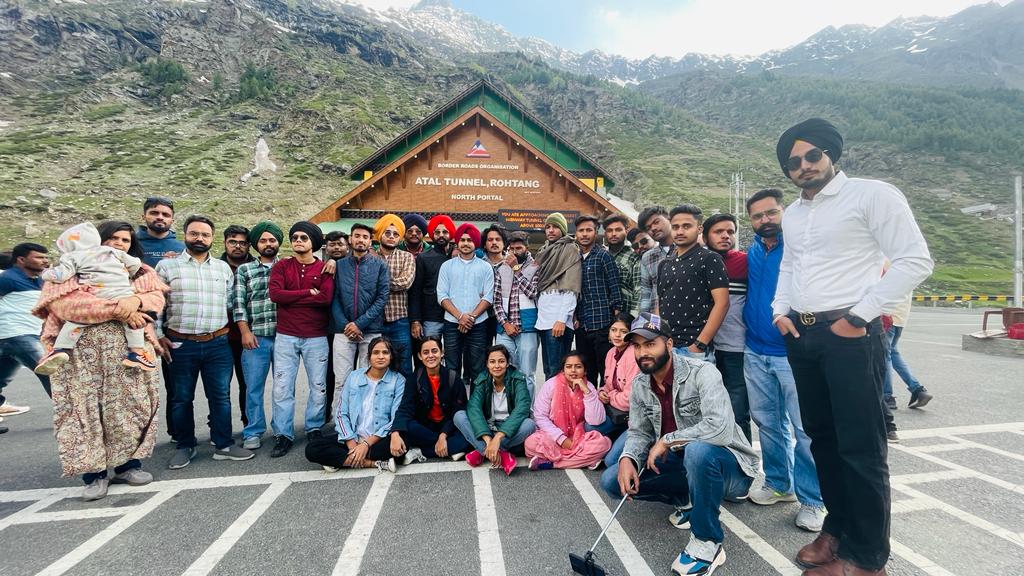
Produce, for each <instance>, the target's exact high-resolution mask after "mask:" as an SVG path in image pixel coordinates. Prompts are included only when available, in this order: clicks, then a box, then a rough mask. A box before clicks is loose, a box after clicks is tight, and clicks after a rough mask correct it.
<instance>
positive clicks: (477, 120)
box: [476, 114, 480, 138]
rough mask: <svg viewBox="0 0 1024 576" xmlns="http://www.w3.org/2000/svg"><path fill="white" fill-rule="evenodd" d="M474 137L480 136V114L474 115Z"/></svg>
mask: <svg viewBox="0 0 1024 576" xmlns="http://www.w3.org/2000/svg"><path fill="white" fill-rule="evenodd" d="M476 137H477V138H479V137H480V115H479V114H477V115H476Z"/></svg>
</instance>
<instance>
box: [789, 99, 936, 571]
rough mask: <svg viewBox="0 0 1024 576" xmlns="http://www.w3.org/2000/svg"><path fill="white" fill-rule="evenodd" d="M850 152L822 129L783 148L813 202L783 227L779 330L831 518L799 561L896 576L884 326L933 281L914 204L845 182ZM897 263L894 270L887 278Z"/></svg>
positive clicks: (801, 130)
mask: <svg viewBox="0 0 1024 576" xmlns="http://www.w3.org/2000/svg"><path fill="white" fill-rule="evenodd" d="M842 149H843V138H842V136H841V135H840V134H839V132H838V131H837V130H836V128H835V126H833V125H832V124H830V123H829V122H827V121H825V120H821V119H818V118H812V119H810V120H806V121H804V122H801V123H800V124H797V125H796V126H793V127H792V128H790V129H788V130H786V132H784V133H783V134H782V136H781V137H780V138H779V143H778V145H777V147H776V153H777V155H778V159H779V164H780V165H781V166H782V170H783V172H784V173H785V174H786V176H787V177H789V178H790V180H792V181H793V183H794V184H796V185H797V186H798V187H799V188H800V189H801V194H800V197H799V198H798V199H797V200H796V201H795V202H793V204H791V205H790V206H789V208H787V209H786V212H785V215H784V217H783V224H782V227H783V229H784V230H786V243H785V246H784V247H783V256H782V264H781V269H780V275H779V282H778V287H777V288H776V292H775V301H774V302H773V305H772V312H773V315H774V317H773V322H774V323H775V325H776V326H777V327H778V329H779V332H780V333H782V335H783V336H784V338H785V341H786V348H787V352H788V355H789V363H790V366H791V367H792V369H793V376H794V378H795V380H796V388H797V394H798V395H799V400H800V413H801V415H802V416H803V424H804V430H805V431H806V432H807V435H808V436H810V438H811V453H812V454H813V455H814V460H815V463H816V465H817V469H818V480H819V483H820V485H821V494H822V498H823V500H824V502H825V507H826V508H827V509H828V516H826V517H825V523H824V526H823V527H822V532H821V534H820V535H819V536H818V537H817V538H816V539H815V540H814V542H812V543H811V544H809V545H807V546H804V547H803V548H802V549H801V550H800V552H799V553H798V554H797V563H799V564H800V565H801V566H803V567H804V568H807V571H806V572H804V574H805V575H807V576H833V575H835V576H838V575H845V576H860V575H878V574H885V564H886V562H888V559H889V515H890V496H889V467H888V465H887V463H886V456H887V446H886V433H885V423H884V419H883V409H882V400H881V392H882V383H883V379H884V377H885V368H886V364H885V355H886V353H887V350H886V343H885V333H884V332H883V330H882V324H881V320H880V318H879V317H880V316H881V314H882V313H883V311H888V310H891V309H892V308H893V307H894V306H896V305H897V304H898V303H899V302H900V301H901V300H902V299H903V298H905V297H906V295H907V294H908V293H909V292H910V291H912V290H913V289H914V287H915V286H917V285H918V284H919V283H920V282H921V281H923V280H924V279H925V278H927V277H928V275H929V274H931V271H932V259H931V257H930V256H929V253H928V246H927V244H926V243H925V241H924V237H923V236H922V235H921V231H920V229H919V228H918V227H917V223H916V222H915V221H914V216H913V214H912V213H911V211H910V206H909V204H907V200H906V198H904V196H903V194H902V193H901V192H900V191H899V190H898V189H897V188H895V187H894V186H892V185H890V184H887V183H885V182H880V181H877V180H864V179H860V178H849V177H847V176H846V175H845V174H844V173H842V172H838V171H837V170H836V168H835V166H834V165H833V162H835V161H837V160H839V158H840V157H841V156H842ZM885 258H889V260H890V261H892V268H891V269H890V270H889V273H887V274H886V275H885V277H884V278H883V277H882V265H883V262H884V261H885Z"/></svg>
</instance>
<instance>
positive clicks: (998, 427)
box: [900, 422, 1024, 440]
mask: <svg viewBox="0 0 1024 576" xmlns="http://www.w3.org/2000/svg"><path fill="white" fill-rule="evenodd" d="M989 432H1018V433H1024V422H1003V423H999V424H973V425H967V426H948V427H945V428H918V429H915V430H900V438H906V439H908V440H909V439H911V438H934V437H936V436H943V435H946V434H955V435H957V436H960V435H962V434H987V433H989Z"/></svg>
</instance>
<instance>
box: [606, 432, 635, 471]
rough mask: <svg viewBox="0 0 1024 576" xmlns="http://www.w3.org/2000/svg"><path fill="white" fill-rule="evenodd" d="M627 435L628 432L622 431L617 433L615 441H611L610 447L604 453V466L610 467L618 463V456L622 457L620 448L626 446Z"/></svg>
mask: <svg viewBox="0 0 1024 576" xmlns="http://www.w3.org/2000/svg"><path fill="white" fill-rule="evenodd" d="M627 436H629V434H627V433H626V432H623V433H622V434H619V437H618V438H616V439H615V442H612V447H611V449H610V450H608V453H607V454H605V455H604V467H605V468H611V467H612V466H615V465H616V464H618V462H619V458H622V450H623V449H624V448H625V447H626V437H627ZM616 470H617V469H616Z"/></svg>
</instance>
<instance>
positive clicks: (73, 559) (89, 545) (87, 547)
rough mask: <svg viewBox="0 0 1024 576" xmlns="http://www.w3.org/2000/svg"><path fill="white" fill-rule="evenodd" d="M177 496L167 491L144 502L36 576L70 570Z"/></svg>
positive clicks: (45, 575) (56, 574) (174, 491)
mask: <svg viewBox="0 0 1024 576" xmlns="http://www.w3.org/2000/svg"><path fill="white" fill-rule="evenodd" d="M177 494H178V491H177V490H167V491H164V492H160V493H158V494H156V495H155V496H153V497H152V498H150V499H149V500H146V501H145V502H143V503H142V504H139V505H138V506H135V507H134V508H133V509H132V511H131V512H129V513H127V514H125V515H124V516H122V517H121V519H119V520H117V521H116V522H114V523H113V524H111V525H110V526H107V527H106V528H104V529H103V530H100V532H99V533H98V534H96V535H95V536H93V537H92V538H89V539H88V540H86V541H85V542H82V543H81V544H80V545H79V546H78V548H75V549H74V550H72V551H71V552H68V553H67V554H65V555H64V556H63V557H61V558H60V559H58V560H57V561H56V562H54V563H53V564H50V565H49V566H47V567H46V568H44V569H43V570H42V571H40V572H39V573H38V574H36V576H60V575H61V574H63V573H65V572H67V571H68V570H70V569H72V568H74V567H75V565H77V564H78V563H79V562H81V561H82V560H85V559H86V558H88V557H89V556H90V555H91V554H92V553H93V552H95V551H97V550H99V549H100V548H102V547H103V546H104V545H105V544H106V543H107V542H110V541H111V540H113V539H114V538H115V537H116V536H117V535H118V534H120V533H122V532H124V531H125V530H127V529H128V528H131V526H132V525H133V524H135V523H136V522H138V521H139V520H141V519H142V518H143V517H145V516H146V514H149V513H150V512H152V511H153V510H155V509H156V508H157V506H160V505H161V504H163V503H164V502H166V501H168V500H170V499H171V498H173V497H174V496H176V495H177Z"/></svg>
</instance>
